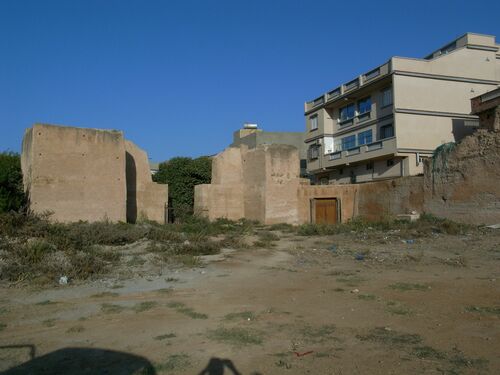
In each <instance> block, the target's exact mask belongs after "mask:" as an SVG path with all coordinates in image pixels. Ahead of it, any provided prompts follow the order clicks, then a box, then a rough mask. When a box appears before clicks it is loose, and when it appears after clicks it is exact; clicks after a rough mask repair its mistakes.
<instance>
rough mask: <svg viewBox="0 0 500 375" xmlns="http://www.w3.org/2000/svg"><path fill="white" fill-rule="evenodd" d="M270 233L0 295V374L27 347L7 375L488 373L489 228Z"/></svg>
mask: <svg viewBox="0 0 500 375" xmlns="http://www.w3.org/2000/svg"><path fill="white" fill-rule="evenodd" d="M281 236H282V238H281V240H280V241H279V242H278V243H277V246H276V247H275V248H271V249H246V250H240V251H236V252H226V254H225V255H224V256H222V257H221V256H213V257H208V258H207V259H206V261H207V262H208V263H207V265H206V267H204V268H197V269H193V270H162V271H161V274H160V272H157V271H156V270H155V271H154V272H151V274H147V275H144V276H141V277H134V278H131V279H126V280H120V279H118V278H114V277H112V276H110V277H109V278H108V279H105V280H99V281H95V282H89V283H83V284H79V285H71V284H70V285H68V286H64V287H58V288H51V289H45V290H38V291H35V290H29V289H26V288H21V287H10V288H9V287H7V286H3V287H2V288H1V289H0V301H1V315H0V322H2V323H3V324H5V325H6V326H5V327H4V329H3V330H2V331H1V332H0V345H1V346H4V348H2V349H0V370H6V369H8V368H11V367H13V366H15V365H20V364H21V363H23V362H26V361H28V360H29V358H30V348H31V346H33V347H34V349H35V351H36V352H35V355H36V358H39V359H40V360H39V361H38V362H36V360H35V361H34V362H33V361H32V362H28V363H27V364H25V367H19V368H18V370H19V371H20V372H19V373H26V371H27V370H33V369H34V368H36V369H37V370H40V369H41V368H44V369H45V371H46V373H51V372H53V370H54V366H58V364H61V363H63V364H64V365H65V366H67V367H66V368H69V369H71V370H72V373H78V374H80V373H81V374H83V373H89V374H90V373H92V374H93V373H108V374H129V373H133V371H135V370H139V369H144V368H145V367H147V365H148V364H151V366H152V368H153V370H152V371H151V373H168V374H170V373H172V374H198V373H200V372H201V371H202V370H203V369H207V372H206V374H211V375H215V374H223V373H224V374H232V372H231V371H230V368H231V367H232V366H234V368H235V369H237V371H238V372H239V373H241V374H308V373H309V374H497V373H500V357H499V355H498V353H500V268H499V264H500V233H498V231H497V232H495V231H492V232H491V233H489V234H488V235H486V236H479V235H476V236H472V237H471V236H469V237H467V236H447V235H441V236H436V237H432V238H423V239H418V240H417V241H416V243H415V244H406V243H402V242H401V241H400V240H391V239H388V240H384V239H383V238H382V239H380V238H364V239H363V238H361V239H360V238H353V236H350V235H338V236H329V237H296V236H293V235H290V234H284V235H283V234H282V235H281ZM357 253H363V254H364V259H363V260H356V259H355V258H356V254H357ZM13 345H15V346H19V347H16V348H13V347H12V346H13ZM23 345H27V346H23ZM7 346H10V347H7ZM64 348H66V349H64ZM68 348H80V349H79V350H76V349H68ZM81 348H84V350H82V349H81ZM89 349H94V350H89ZM103 350H112V351H114V352H104V351H103ZM115 352H120V353H115ZM44 355H45V357H44ZM120 356H124V357H120ZM61 358H63V359H61ZM64 358H66V360H64ZM222 360H224V361H222ZM229 361H230V362H229ZM30 363H31V364H30ZM30 366H31V367H30ZM36 366H38V367H36ZM40 366H41V367H40ZM71 366H73V367H71ZM207 366H208V367H207ZM224 366H225V369H226V370H225V372H221V368H223V367H224ZM75 368H76V369H75ZM15 369H16V367H14V368H13V370H11V371H7V372H6V373H9V374H11V373H15V371H14V370H15ZM28 373H29V372H28ZM68 373H71V372H68ZM139 373H140V372H139Z"/></svg>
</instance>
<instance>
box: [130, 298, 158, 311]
mask: <svg viewBox="0 0 500 375" xmlns="http://www.w3.org/2000/svg"><path fill="white" fill-rule="evenodd" d="M156 306H158V302H155V301H144V302H140V303H137V304H135V305H134V307H132V310H134V311H135V312H136V313H140V312H143V311H148V310H151V309H152V308H154V307H156Z"/></svg>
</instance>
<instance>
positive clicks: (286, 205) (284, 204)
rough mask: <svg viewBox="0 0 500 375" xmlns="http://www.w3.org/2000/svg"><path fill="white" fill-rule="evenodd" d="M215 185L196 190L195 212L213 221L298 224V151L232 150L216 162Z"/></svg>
mask: <svg viewBox="0 0 500 375" xmlns="http://www.w3.org/2000/svg"><path fill="white" fill-rule="evenodd" d="M212 163H213V164H212V183H211V184H209V185H198V186H196V187H195V212H196V213H198V214H201V215H204V216H206V217H208V218H209V219H211V220H213V219H216V218H219V217H224V218H227V219H231V220H238V219H240V218H246V219H248V220H257V221H259V222H262V223H266V224H273V223H278V222H289V223H296V222H297V220H298V208H297V207H298V200H297V187H298V184H299V180H300V179H299V176H298V168H296V167H297V165H299V156H298V150H297V149H296V148H295V147H293V146H286V145H261V146H258V147H256V148H254V149H248V147H247V146H246V145H241V146H239V147H229V148H228V149H226V150H224V151H223V152H221V153H220V154H218V155H217V156H216V157H214V159H213V162H212Z"/></svg>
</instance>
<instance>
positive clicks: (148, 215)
mask: <svg viewBox="0 0 500 375" xmlns="http://www.w3.org/2000/svg"><path fill="white" fill-rule="evenodd" d="M125 152H126V180H127V221H128V222H131V223H135V222H136V221H137V220H153V221H156V222H158V223H164V222H165V207H166V205H167V203H168V185H165V184H157V183H155V182H153V180H152V178H151V171H150V168H149V162H148V155H147V154H146V152H145V151H144V150H142V149H140V148H139V147H137V145H135V144H134V143H133V142H131V141H128V140H125Z"/></svg>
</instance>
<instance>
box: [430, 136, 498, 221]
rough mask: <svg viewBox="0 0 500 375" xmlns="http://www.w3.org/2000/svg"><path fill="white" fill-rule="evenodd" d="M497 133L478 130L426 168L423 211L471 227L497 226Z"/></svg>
mask: <svg viewBox="0 0 500 375" xmlns="http://www.w3.org/2000/svg"><path fill="white" fill-rule="evenodd" d="M499 166H500V132H491V131H486V130H478V131H477V132H476V133H475V134H473V135H471V136H468V137H466V138H464V139H463V140H462V141H461V142H460V143H459V144H457V145H456V146H455V148H454V149H451V150H450V151H449V152H441V153H439V154H438V155H437V157H436V158H435V159H434V160H430V161H428V162H427V163H426V165H425V174H424V176H425V203H424V210H425V211H426V212H430V213H432V214H434V215H436V216H441V217H447V218H450V219H453V220H457V221H461V222H466V223H471V224H482V223H483V224H495V223H499V222H500V167H499Z"/></svg>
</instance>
